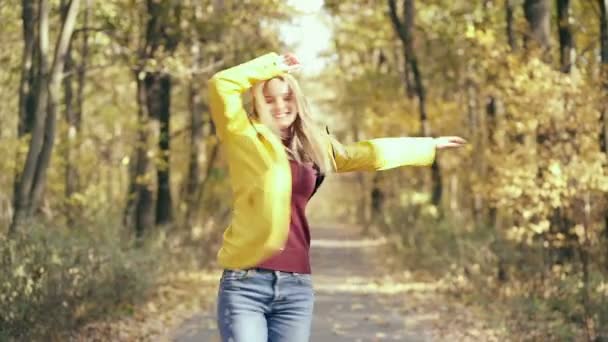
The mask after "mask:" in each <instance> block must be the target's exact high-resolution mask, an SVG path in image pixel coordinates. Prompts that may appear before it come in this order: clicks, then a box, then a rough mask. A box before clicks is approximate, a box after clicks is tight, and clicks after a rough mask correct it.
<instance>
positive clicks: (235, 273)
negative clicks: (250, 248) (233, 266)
mask: <svg viewBox="0 0 608 342" xmlns="http://www.w3.org/2000/svg"><path fill="white" fill-rule="evenodd" d="M248 274H249V271H248V270H224V272H223V273H222V279H221V280H222V281H224V280H241V279H245V278H247V276H248Z"/></svg>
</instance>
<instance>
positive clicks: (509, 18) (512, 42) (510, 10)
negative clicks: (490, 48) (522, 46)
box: [505, 0, 517, 52]
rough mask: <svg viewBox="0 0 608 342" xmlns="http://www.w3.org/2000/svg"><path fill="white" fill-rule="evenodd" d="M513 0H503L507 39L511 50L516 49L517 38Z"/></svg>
mask: <svg viewBox="0 0 608 342" xmlns="http://www.w3.org/2000/svg"><path fill="white" fill-rule="evenodd" d="M514 2H515V1H514V0H506V1H505V10H506V11H505V12H506V23H507V41H508V42H509V46H510V47H511V52H515V51H517V40H516V38H515V29H514V27H513V26H514V14H515V4H514Z"/></svg>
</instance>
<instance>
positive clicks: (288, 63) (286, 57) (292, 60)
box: [280, 52, 302, 73]
mask: <svg viewBox="0 0 608 342" xmlns="http://www.w3.org/2000/svg"><path fill="white" fill-rule="evenodd" d="M280 64H281V69H283V71H285V72H289V73H292V72H295V71H298V70H299V69H300V68H301V67H302V65H301V64H300V60H299V59H298V57H296V55H295V54H293V53H291V52H288V53H285V54H283V55H281V62H280Z"/></svg>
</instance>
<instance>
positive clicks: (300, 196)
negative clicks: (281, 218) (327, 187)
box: [257, 160, 317, 274]
mask: <svg viewBox="0 0 608 342" xmlns="http://www.w3.org/2000/svg"><path fill="white" fill-rule="evenodd" d="M289 164H290V166H291V178H292V188H291V189H292V190H291V193H292V195H291V221H290V224H289V235H288V237H287V242H286V243H285V247H284V248H283V250H281V251H280V252H279V253H277V254H275V255H273V256H272V257H270V258H269V259H266V260H265V261H263V262H262V263H260V264H258V266H257V267H259V268H265V269H270V270H276V271H285V272H297V273H302V274H310V257H309V250H310V228H309V226H308V220H306V216H305V212H306V204H307V203H308V200H309V199H310V197H311V196H312V195H313V193H314V191H315V185H316V180H317V171H316V170H315V169H314V168H313V165H312V163H305V164H299V163H298V162H296V161H293V160H290V161H289Z"/></svg>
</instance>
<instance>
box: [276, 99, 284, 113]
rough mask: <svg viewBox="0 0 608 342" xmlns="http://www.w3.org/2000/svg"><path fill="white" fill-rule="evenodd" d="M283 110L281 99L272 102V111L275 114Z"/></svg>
mask: <svg viewBox="0 0 608 342" xmlns="http://www.w3.org/2000/svg"><path fill="white" fill-rule="evenodd" d="M284 110H285V102H284V101H283V100H282V99H278V100H277V101H276V102H275V103H274V111H275V113H277V114H280V113H282V112H283V111H284Z"/></svg>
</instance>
